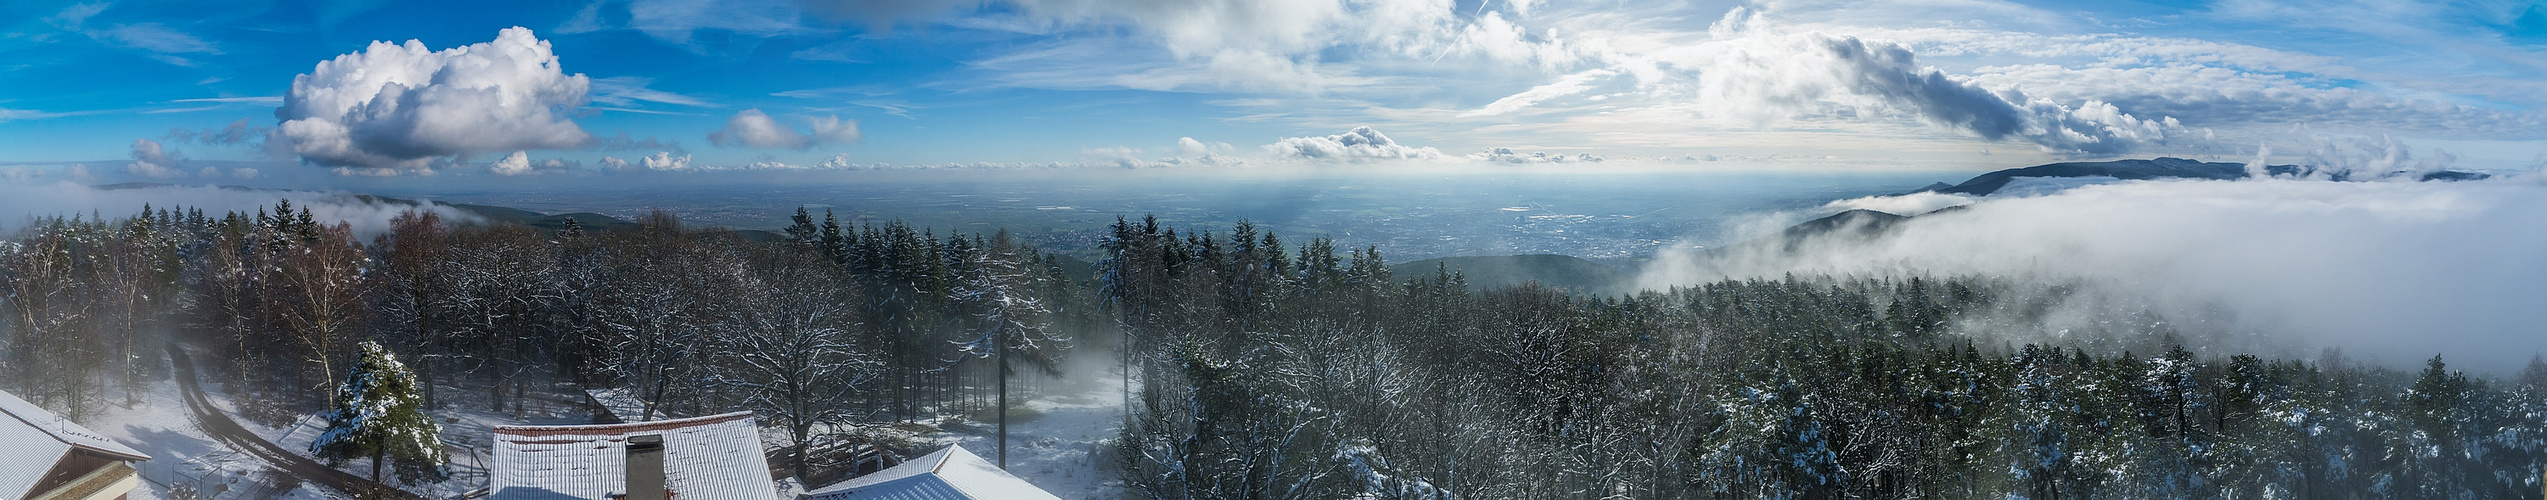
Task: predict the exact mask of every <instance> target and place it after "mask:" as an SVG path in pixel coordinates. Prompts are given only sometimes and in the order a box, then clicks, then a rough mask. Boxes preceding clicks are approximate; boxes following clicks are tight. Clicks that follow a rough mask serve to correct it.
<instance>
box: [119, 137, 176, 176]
mask: <svg viewBox="0 0 2547 500" xmlns="http://www.w3.org/2000/svg"><path fill="white" fill-rule="evenodd" d="M124 172H125V173H130V174H133V175H138V176H142V177H149V178H152V179H169V178H176V177H185V176H186V171H184V170H178V169H177V156H176V152H175V151H169V150H166V149H163V148H161V147H159V143H158V142H157V141H152V140H150V139H133V163H131V164H128V165H125V166H124Z"/></svg>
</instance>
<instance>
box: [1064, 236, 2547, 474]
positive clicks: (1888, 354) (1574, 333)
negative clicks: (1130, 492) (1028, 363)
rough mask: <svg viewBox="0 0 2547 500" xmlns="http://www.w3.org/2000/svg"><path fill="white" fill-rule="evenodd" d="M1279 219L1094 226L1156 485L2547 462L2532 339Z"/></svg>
mask: <svg viewBox="0 0 2547 500" xmlns="http://www.w3.org/2000/svg"><path fill="white" fill-rule="evenodd" d="M1278 241H1279V240H1277V239H1276V238H1274V237H1273V236H1272V235H1270V234H1264V235H1259V234H1255V232H1254V231H1253V230H1252V229H1251V228H1249V227H1247V226H1244V225H1241V226H1238V227H1236V228H1233V229H1231V230H1229V231H1228V232H1226V233H1222V234H1214V233H1211V232H1205V233H1202V234H1195V233H1192V232H1188V233H1186V234H1184V235H1182V236H1180V235H1178V234H1177V233H1176V232H1175V231H1173V230H1162V229H1161V228H1159V227H1158V225H1157V224H1156V223H1155V222H1154V221H1152V222H1144V223H1139V224H1133V223H1123V224H1118V225H1117V226H1116V227H1115V228H1114V232H1113V237H1112V238H1111V242H1110V244H1109V245H1108V249H1109V251H1110V252H1111V254H1112V255H1113V259H1111V260H1109V261H1107V262H1106V263H1105V264H1104V265H1102V266H1101V268H1102V272H1103V273H1104V274H1103V276H1104V277H1105V279H1104V280H1103V283H1104V284H1105V288H1104V291H1105V293H1104V296H1105V297H1106V298H1107V300H1108V303H1109V304H1113V305H1114V306H1115V307H1114V312H1115V313H1117V314H1119V316H1118V317H1119V318H1121V323H1122V324H1123V325H1124V326H1125V328H1126V331H1127V332H1129V334H1130V335H1129V336H1128V337H1129V338H1130V339H1131V345H1132V346H1133V348H1132V349H1131V354H1130V356H1129V357H1128V358H1127V360H1126V361H1125V362H1126V363H1130V364H1135V365H1137V367H1136V368H1135V369H1134V370H1133V371H1134V372H1135V373H1137V374H1138V377H1137V378H1138V380H1139V381H1140V383H1141V385H1140V393H1139V395H1138V396H1137V400H1136V401H1134V402H1133V404H1132V405H1130V408H1131V410H1130V412H1129V413H1130V414H1131V415H1130V416H1129V417H1128V419H1129V421H1128V425H1127V426H1126V429H1125V431H1124V437H1123V439H1122V440H1120V441H1118V443H1117V445H1118V449H1119V458H1120V460H1121V463H1122V467H1123V468H1124V474H1125V477H1126V479H1127V480H1128V481H1129V482H1130V484H1131V485H1132V486H1133V487H1135V488H1137V490H1138V491H1140V492H1141V493H1142V494H1144V495H1145V496H1149V497H1153V498H1424V499H1446V498H1940V497H1942V498H1982V497H1991V498H2037V499H2052V498H2537V495H2539V493H2540V483H2539V480H2540V479H2539V474H2540V471H2541V468H2542V465H2547V363H2542V362H2536V361H2533V362H2532V363H2531V365H2530V366H2529V368H2528V370H2527V371H2526V373H2524V374H2522V375H2520V376H2519V377H2518V378H2517V379H2516V380H2495V379H2487V378H2485V377H2479V376H2471V375H2468V374H2465V373H2461V372H2457V371H2452V370H2450V369H2449V367H2448V366H2447V365H2445V364H2444V361H2443V360H2441V359H2439V358H2437V357H2436V358H2434V359H2432V360H2431V362H2430V364H2429V366H2428V367H2426V368H2425V369H2423V370H2420V371H2397V370H2393V369H2387V368H2382V367H2376V366H2364V365H2360V364H2356V363H2352V362H2348V361H2346V360H2344V359H2343V358H2342V357H2341V356H2340V355H2329V356H2326V357H2324V358H2323V359H2316V360H2268V359H2262V358H2259V357H2256V356H2252V355H2244V354H2235V353H2220V354H2211V355H2197V354H2196V353H2195V352H2194V351H2193V350H2190V349H2187V348H2186V346H2184V345H2179V344H2178V343H2177V341H2176V338H2177V336H2176V333H2177V332H2176V327H2175V326H2173V325H2172V324H2171V323H2170V322H2169V320H2168V319H2167V318H2164V317H2161V316H2158V315H2156V314H2153V313H2149V312H2146V311H2134V310H2128V309H2125V310H2118V311H2115V312H2110V313H2102V314H2104V316H2103V317H2097V318H2090V319H2089V320H2088V321H2085V322H2083V323H2085V324H2092V325H2101V326H2099V327H2098V328H2101V329H2104V330H2108V331H2103V332H2070V333H2073V334H2075V336H2076V337H2077V338H2082V339H2096V340H2095V341H2092V342H2078V343H2075V344H2074V345H2013V346H2011V345H2007V344H2004V343H1996V342H1988V341H1985V340H1982V339H1986V338H1989V337H1985V336H1980V335H1975V334H1974V333H1980V332H1965V331H1963V330H1965V329H1976V330H1989V329H2023V328H2029V327H2031V324H2037V323H2042V322H2043V321H2044V320H2045V319H2047V318H2046V316H2047V315H2050V314H2052V313H2053V312H2054V311H2056V310H2067V309H2069V308H2065V307H2061V306H2062V305H2063V302H2065V301H2068V300H2070V299H2071V295H2072V293H2073V292H2075V291H2076V290H2075V289H2074V288H2073V287H2069V286H2066V285H2064V284H2061V283H2031V282H2023V281H2011V280H2004V279H1994V278H1989V277H1955V278H1944V279H1926V278H1911V279H1901V280H1894V279H1829V278H1814V277H1789V278H1787V279H1783V280H1776V281H1727V282H1719V283H1714V284H1709V285H1704V286H1699V287H1695V288H1679V289H1673V290H1668V291H1653V292H1646V293H1643V294H1639V295H1636V296H1633V297H1581V296H1574V295H1569V294H1568V293H1565V292H1562V291H1557V290H1551V289H1545V288H1539V287H1535V286H1523V287H1518V288H1508V289H1500V290H1471V289H1469V288H1468V287H1467V286H1465V285H1464V284H1463V283H1462V281H1463V279H1462V277H1460V276H1457V275H1454V274H1451V273H1446V272H1439V271H1437V272H1435V273H1433V274H1432V275H1429V276H1391V275H1390V274H1389V271H1388V268H1387V267H1385V266H1383V265H1381V258H1380V256H1379V255H1377V252H1376V251H1374V250H1370V249H1367V248H1366V249H1363V250H1354V251H1349V252H1347V254H1345V255H1341V256H1339V255H1338V254H1337V252H1336V250H1335V249H1334V247H1333V243H1331V242H1328V241H1325V240H1312V241H1310V242H1309V243H1308V244H1307V245H1306V246H1304V247H1302V248H1301V249H1300V250H1299V251H1298V252H1297V253H1293V252H1289V251H1286V250H1285V249H1284V248H1283V246H1282V245H1281V244H1279V242H1278ZM1340 257H1341V259H1342V261H1341V262H1339V258H1340ZM1968 320H1969V321H1968ZM2531 347H2534V346H2531Z"/></svg>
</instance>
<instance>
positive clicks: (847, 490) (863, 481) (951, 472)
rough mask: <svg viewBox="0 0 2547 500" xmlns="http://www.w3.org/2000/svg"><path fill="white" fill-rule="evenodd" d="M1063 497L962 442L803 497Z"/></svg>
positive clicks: (808, 499)
mask: <svg viewBox="0 0 2547 500" xmlns="http://www.w3.org/2000/svg"><path fill="white" fill-rule="evenodd" d="M870 499H877V500H963V499H1003V500H1007V499H1016V500H1040V499H1052V500H1061V497H1056V496H1052V493H1049V492H1045V491H1044V490H1043V488H1037V487H1035V485H1033V484H1029V483H1027V482H1026V480H1024V479H1018V478H1017V476H1012V475H1009V474H1008V471H1004V470H999V467H997V466H993V465H991V463H990V462H989V461H986V460H982V457H980V456H976V455H974V454H973V452H970V451H964V447H962V446H947V447H946V449H943V450H938V451H937V453H930V454H928V455H927V456H923V457H920V459H918V460H912V461H909V462H903V463H902V465H896V466H893V468H890V469H885V470H880V471H876V473H874V474H868V475H864V476H858V477H856V478H852V479H850V480H848V481H843V482H841V483H840V484H834V485H831V486H825V487H823V488H822V489H818V490H814V491H810V492H806V493H805V496H804V500H870Z"/></svg>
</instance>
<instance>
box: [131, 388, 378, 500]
mask: <svg viewBox="0 0 2547 500" xmlns="http://www.w3.org/2000/svg"><path fill="white" fill-rule="evenodd" d="M178 391H179V389H178V388H177V383H176V382H175V381H174V380H161V381H158V382H156V383H153V384H151V386H150V389H149V392H147V393H145V394H142V395H141V398H140V399H141V403H140V404H137V405H134V406H133V407H132V408H130V409H126V408H124V407H123V406H122V405H120V404H116V405H108V406H107V407H106V408H105V409H104V411H101V412H99V414H98V416H96V417H91V418H89V419H88V421H87V422H83V423H82V425H86V426H88V428H90V429H92V430H96V431H97V432H98V433H99V434H104V435H106V436H107V437H109V438H114V439H115V441H116V442H120V443H123V444H124V445H125V446H131V447H133V449H135V450H140V451H141V452H142V453H146V454H149V455H150V457H151V459H150V460H148V461H145V462H142V463H139V464H135V466H136V467H135V468H136V469H138V470H140V471H141V476H142V485H141V487H140V488H135V489H134V490H133V492H132V496H131V497H130V498H132V499H133V500H157V499H164V498H177V496H176V492H177V490H180V489H184V490H190V491H195V492H201V494H200V495H199V496H197V498H292V499H303V498H330V497H331V496H332V495H330V494H329V493H328V492H325V491H324V490H320V489H316V488H306V487H302V486H301V485H300V484H299V482H298V481H296V480H292V479H289V478H279V477H275V476H272V475H270V474H269V473H268V472H266V467H265V462H264V461H261V460H258V459H257V458H256V457H253V456H248V455H247V454H245V453H240V452H236V451H231V450H230V449H229V448H226V447H223V446H222V445H221V444H220V443H218V442H215V441H213V440H212V438H211V437H210V435H209V434H206V433H205V432H203V430H202V429H200V428H197V427H195V421H194V418H193V417H192V416H191V413H190V412H188V411H187V410H186V402H185V400H184V399H182V396H181V395H180V394H179V392H178ZM206 396H207V397H208V398H209V399H211V400H212V402H213V404H215V405H219V406H221V407H223V408H225V409H230V408H235V406H233V405H232V404H231V402H230V397H229V396H228V395H226V394H223V393H221V392H218V391H212V392H209V393H208V394H206ZM115 397H117V398H121V397H122V396H121V394H117V395H116V396H115ZM115 402H116V403H121V402H122V401H121V400H120V399H118V400H117V401H115ZM233 414H234V415H235V414H236V412H235V411H233ZM243 423H244V422H243ZM247 425H249V426H250V427H252V428H253V427H254V424H247ZM303 444H304V445H306V444H307V443H306V441H304V443H303Z"/></svg>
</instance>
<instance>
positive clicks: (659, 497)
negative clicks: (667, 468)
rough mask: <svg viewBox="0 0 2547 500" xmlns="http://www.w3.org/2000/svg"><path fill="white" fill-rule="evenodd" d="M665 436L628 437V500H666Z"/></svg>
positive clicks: (642, 435)
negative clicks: (664, 473) (664, 470)
mask: <svg viewBox="0 0 2547 500" xmlns="http://www.w3.org/2000/svg"><path fill="white" fill-rule="evenodd" d="M665 496H667V495H665V492H664V489H663V435H662V434H640V435H635V436H628V500H664V497H665Z"/></svg>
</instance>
